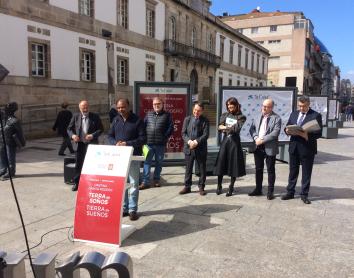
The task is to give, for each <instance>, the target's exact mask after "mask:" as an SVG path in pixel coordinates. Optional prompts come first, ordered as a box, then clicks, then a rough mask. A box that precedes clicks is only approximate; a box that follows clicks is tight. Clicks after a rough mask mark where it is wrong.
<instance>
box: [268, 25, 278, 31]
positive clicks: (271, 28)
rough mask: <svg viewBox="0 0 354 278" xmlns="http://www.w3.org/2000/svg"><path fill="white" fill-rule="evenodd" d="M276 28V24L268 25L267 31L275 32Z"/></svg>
mask: <svg viewBox="0 0 354 278" xmlns="http://www.w3.org/2000/svg"><path fill="white" fill-rule="evenodd" d="M277 29H278V26H277V25H270V27H269V31H270V32H276V31H277Z"/></svg>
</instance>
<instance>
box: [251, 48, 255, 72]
mask: <svg viewBox="0 0 354 278" xmlns="http://www.w3.org/2000/svg"><path fill="white" fill-rule="evenodd" d="M254 55H255V53H254V52H252V53H251V71H254Z"/></svg>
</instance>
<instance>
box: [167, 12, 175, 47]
mask: <svg viewBox="0 0 354 278" xmlns="http://www.w3.org/2000/svg"><path fill="white" fill-rule="evenodd" d="M168 25H169V26H168V30H169V31H168V38H169V39H170V40H173V41H176V40H177V37H176V34H177V26H176V19H175V18H174V17H173V16H171V17H170V20H169V24H168Z"/></svg>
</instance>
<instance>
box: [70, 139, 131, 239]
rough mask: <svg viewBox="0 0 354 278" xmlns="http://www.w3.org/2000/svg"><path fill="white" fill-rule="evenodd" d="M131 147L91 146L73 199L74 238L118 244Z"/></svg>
mask: <svg viewBox="0 0 354 278" xmlns="http://www.w3.org/2000/svg"><path fill="white" fill-rule="evenodd" d="M132 151H133V149H132V147H117V146H102V145H90V146H89V148H88V150H87V154H86V157H85V162H84V166H83V169H82V174H81V177H80V184H79V191H78V195H77V199H76V210H75V222H74V238H75V239H77V240H83V241H95V242H101V243H108V244H115V245H120V241H121V217H122V203H123V198H124V192H125V183H126V177H127V173H128V167H129V165H130V159H131V154H132Z"/></svg>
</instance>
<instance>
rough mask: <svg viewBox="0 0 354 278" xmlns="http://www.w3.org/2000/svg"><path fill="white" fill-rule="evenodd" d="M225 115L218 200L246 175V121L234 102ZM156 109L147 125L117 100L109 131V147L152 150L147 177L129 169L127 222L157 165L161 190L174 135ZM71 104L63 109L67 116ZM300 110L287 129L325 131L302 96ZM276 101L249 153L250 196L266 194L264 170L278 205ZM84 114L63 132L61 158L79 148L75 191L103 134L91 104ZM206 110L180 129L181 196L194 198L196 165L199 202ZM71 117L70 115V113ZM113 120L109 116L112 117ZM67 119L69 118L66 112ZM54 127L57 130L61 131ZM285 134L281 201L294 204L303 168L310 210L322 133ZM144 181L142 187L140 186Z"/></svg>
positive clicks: (266, 108) (83, 106)
mask: <svg viewBox="0 0 354 278" xmlns="http://www.w3.org/2000/svg"><path fill="white" fill-rule="evenodd" d="M225 105H226V112H225V113H223V114H222V115H221V117H220V120H219V126H218V131H219V134H220V136H221V143H220V149H219V153H218V156H217V159H216V162H215V167H214V175H215V176H217V187H216V194H217V195H220V194H221V193H222V181H223V177H224V176H225V175H227V176H229V177H230V178H231V181H230V184H229V187H228V190H227V193H226V196H227V197H229V196H232V195H233V192H234V187H235V181H236V179H237V178H238V177H242V176H244V175H246V169H245V160H244V154H243V150H242V147H241V139H240V131H241V129H242V127H243V125H244V123H245V121H246V117H245V116H244V115H243V114H242V112H241V105H240V103H239V102H238V100H237V99H236V98H234V97H231V98H229V99H228V100H227V101H226V103H225ZM152 106H153V109H152V111H150V112H148V113H147V115H146V116H145V118H144V119H141V118H140V117H139V116H138V115H136V114H135V113H133V112H132V111H131V109H130V104H129V100H128V99H123V98H122V99H118V100H117V102H116V108H115V109H116V112H117V113H116V114H115V116H114V115H113V117H112V119H111V125H110V129H109V131H108V133H107V139H108V142H109V144H111V145H116V146H132V147H133V148H134V151H133V155H142V148H143V146H144V145H145V146H144V147H146V148H148V153H147V155H146V160H145V162H144V168H143V175H142V178H141V179H140V162H139V161H134V160H133V161H132V162H131V166H130V169H129V175H128V182H129V183H130V184H131V187H130V188H129V189H128V190H127V191H126V192H125V198H124V205H123V216H129V218H130V219H131V220H137V219H138V214H137V210H138V198H139V190H144V189H147V188H149V187H150V186H151V181H150V170H151V167H152V163H153V160H155V161H154V162H155V165H154V166H155V170H154V173H153V182H152V185H153V186H154V187H159V186H160V185H161V184H160V178H161V170H162V161H163V159H164V155H165V148H166V143H167V142H168V139H169V137H170V136H171V135H172V133H173V129H174V126H173V119H172V116H171V114H170V113H169V112H167V111H166V110H164V103H163V100H162V99H161V98H160V97H155V98H153V102H152ZM66 107H67V104H66V103H64V104H63V109H64V110H66ZM298 107H299V110H297V111H294V112H292V113H291V115H290V118H289V120H288V123H287V125H292V124H297V125H299V126H301V125H303V124H304V123H306V122H307V121H310V120H313V119H315V120H317V121H318V124H319V125H320V126H321V127H322V121H321V115H320V114H319V113H317V112H315V111H314V110H312V109H311V108H310V100H309V98H308V97H307V96H301V97H300V98H299V100H298ZM273 108H274V101H273V100H272V99H265V100H264V102H263V105H262V110H261V113H260V115H259V117H258V118H257V119H256V120H254V121H253V122H252V124H251V127H250V130H249V133H250V135H251V137H252V139H253V145H252V146H251V148H250V150H251V152H253V155H254V161H255V168H256V174H255V180H256V187H255V189H254V190H253V191H252V192H250V193H249V196H260V195H262V194H263V192H262V185H263V171H264V166H265V165H266V168H267V172H268V192H267V199H268V200H272V199H274V184H275V179H276V173H275V162H276V155H277V153H278V137H279V133H280V130H281V118H280V116H279V115H277V114H276V113H275V112H274V111H273ZM79 110H80V112H79V113H77V114H74V115H73V116H71V117H70V120H68V121H69V123H68V124H67V129H66V130H63V132H62V135H63V144H62V146H61V148H60V150H59V155H62V154H63V153H64V150H65V148H66V147H68V148H69V150H70V152H71V153H73V152H74V150H73V149H72V147H71V142H70V140H72V141H73V142H75V143H76V144H77V151H76V175H75V177H74V179H73V181H74V185H73V187H72V190H73V191H76V190H77V189H78V185H79V180H80V174H81V169H82V165H83V161H84V158H85V154H86V151H87V146H88V145H89V144H98V138H99V136H100V135H101V134H102V133H103V125H102V122H101V119H100V117H99V116H98V114H95V113H92V112H89V104H88V102H87V101H86V100H83V101H81V102H80V103H79ZM203 111H204V105H203V104H202V103H195V104H194V105H193V109H192V114H191V115H190V116H187V117H186V118H185V119H184V122H183V126H182V134H181V135H182V138H183V141H184V146H183V152H184V154H185V166H186V170H185V176H184V186H183V188H182V190H181V191H180V192H179V193H180V194H188V193H191V186H192V173H193V165H194V163H196V168H197V169H198V170H199V171H198V172H199V180H198V188H199V194H200V195H201V196H204V195H206V192H205V181H206V160H207V151H208V144H207V140H208V137H209V128H210V127H209V121H208V119H207V118H206V117H205V116H204V115H203ZM70 113H71V112H70ZM110 114H111V113H110ZM65 115H66V117H65V118H67V119H69V113H67V112H65ZM59 126H60V124H59V123H56V124H55V125H54V128H58V129H59ZM285 133H286V134H288V135H289V136H291V137H290V145H289V154H290V162H289V169H290V171H289V178H288V186H287V193H286V194H285V195H283V196H282V199H283V200H288V199H292V198H294V194H295V186H296V182H297V178H298V175H299V167H300V165H302V187H301V193H300V195H301V199H302V201H303V202H304V203H306V204H309V203H310V201H309V199H308V193H309V188H310V181H311V173H312V167H313V161H314V156H315V154H316V152H317V145H316V139H318V138H319V137H321V134H322V131H321V130H320V131H316V132H313V133H308V132H306V131H299V130H297V131H290V130H289V129H287V128H285ZM140 180H141V182H140Z"/></svg>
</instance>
